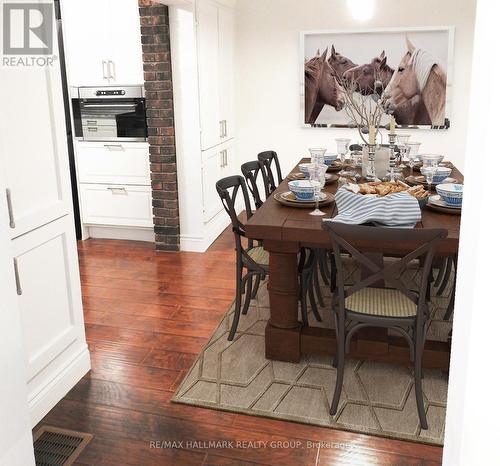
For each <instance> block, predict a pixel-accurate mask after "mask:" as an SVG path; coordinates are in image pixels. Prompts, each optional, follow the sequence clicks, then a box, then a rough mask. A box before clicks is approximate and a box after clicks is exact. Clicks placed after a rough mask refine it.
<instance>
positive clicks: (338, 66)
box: [328, 45, 358, 84]
mask: <svg viewBox="0 0 500 466" xmlns="http://www.w3.org/2000/svg"><path fill="white" fill-rule="evenodd" d="M328 64H329V65H330V66H331V68H332V70H333V71H334V72H335V77H336V78H337V81H338V82H339V84H342V77H343V76H344V73H345V72H346V71H347V70H350V69H351V68H354V67H355V66H358V65H356V63H354V62H353V61H352V60H350V59H349V58H347V57H346V56H344V55H342V54H340V53H338V52H336V51H335V46H334V45H332V52H331V55H330V58H329V59H328Z"/></svg>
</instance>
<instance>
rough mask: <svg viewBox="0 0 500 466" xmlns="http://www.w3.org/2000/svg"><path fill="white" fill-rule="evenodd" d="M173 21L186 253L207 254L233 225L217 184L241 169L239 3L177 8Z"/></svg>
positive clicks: (208, 0)
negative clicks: (236, 42) (237, 127)
mask: <svg viewBox="0 0 500 466" xmlns="http://www.w3.org/2000/svg"><path fill="white" fill-rule="evenodd" d="M166 1H167V2H168V1H169V0H166ZM169 18H170V39H171V52H172V73H173V77H172V78H173V86H174V108H175V127H176V128H175V129H176V149H177V168H178V184H179V206H180V224H181V249H183V250H191V251H204V250H206V248H207V247H208V246H209V245H210V244H211V243H212V242H213V241H214V240H215V238H217V236H218V235H219V234H220V233H221V231H222V230H223V229H224V228H225V227H226V226H227V224H228V217H227V214H226V213H225V212H224V211H223V208H222V204H221V201H220V199H219V196H218V194H217V192H216V190H215V183H216V182H217V181H218V180H219V179H220V178H223V177H225V176H229V175H231V174H235V173H236V172H238V171H239V166H238V165H239V164H238V162H237V156H236V154H235V149H234V148H235V144H234V142H235V122H234V108H233V107H234V79H233V76H234V67H233V60H234V56H233V53H234V2H232V1H230V0H196V1H195V2H193V3H192V4H188V5H182V6H179V5H171V6H170V7H169ZM198 134H199V137H193V135H198Z"/></svg>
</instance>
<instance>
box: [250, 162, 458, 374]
mask: <svg viewBox="0 0 500 466" xmlns="http://www.w3.org/2000/svg"><path fill="white" fill-rule="evenodd" d="M308 161H309V159H302V160H301V161H300V162H299V163H305V162H308ZM408 170H409V169H405V171H404V174H405V176H407V175H409V172H408ZM296 172H299V169H298V164H297V166H296V167H295V168H294V169H293V170H292V172H291V173H296ZM451 177H453V178H455V179H457V181H458V182H463V176H462V174H461V173H460V172H459V171H458V170H457V169H456V168H455V167H453V171H452V173H451ZM338 188H339V185H338V182H334V183H332V184H329V185H326V186H325V188H324V191H327V192H330V193H335V192H336V191H337V189H338ZM283 191H288V179H285V180H283V182H282V183H281V184H280V185H279V186H278V187H277V189H276V191H275V192H278V193H279V192H283ZM311 210H312V209H311ZM311 210H310V209H303V208H293V207H287V206H283V205H281V204H280V203H279V202H278V201H276V200H275V199H274V197H273V196H272V195H271V196H270V197H269V198H268V199H267V200H266V201H265V203H264V204H263V205H262V206H261V207H260V208H259V209H258V210H257V211H256V212H255V214H254V215H253V216H252V217H251V218H250V219H249V220H248V221H247V223H246V225H245V230H246V234H247V235H248V237H250V238H254V239H259V240H263V246H264V248H265V249H266V250H267V251H268V252H269V255H270V256H269V281H268V285H267V286H268V292H269V305H270V318H269V321H268V322H267V326H266V332H265V351H266V357H267V358H268V359H273V360H280V361H288V362H299V361H300V359H301V356H303V355H307V354H318V353H321V354H327V355H332V356H333V355H334V354H335V330H334V329H333V328H332V329H330V328H322V327H315V326H313V325H312V324H311V325H310V326H303V325H302V324H301V322H300V321H299V319H298V315H299V314H298V296H299V285H298V275H297V254H298V252H299V251H300V249H301V248H302V247H310V248H325V249H330V248H331V241H330V238H329V235H328V233H327V232H326V231H324V230H323V229H322V221H323V219H324V218H328V217H334V216H335V215H336V213H337V210H336V206H335V203H334V204H332V205H330V206H326V207H322V208H321V210H322V211H323V212H325V214H326V215H325V216H324V217H316V216H312V215H309V214H310V212H311ZM415 228H445V229H446V230H447V231H448V237H447V238H446V239H444V240H442V241H441V243H440V244H439V246H438V248H437V251H436V255H437V256H441V257H449V256H453V255H456V254H457V253H458V241H459V234H460V215H452V214H448V213H443V212H437V211H433V210H430V209H429V208H427V207H424V208H422V219H421V221H420V222H419V223H418V224H417V225H416V227H415ZM353 245H354V246H355V247H358V248H360V249H363V250H365V251H370V249H373V251H378V252H380V251H383V252H384V254H388V255H389V254H394V255H400V254H407V253H409V252H411V251H412V250H413V248H412V245H409V244H405V243H404V242H401V243H398V244H373V242H372V241H371V240H370V238H366V241H363V244H353ZM350 354H351V356H352V357H354V358H360V359H372V360H373V359H375V360H379V361H385V362H401V363H408V362H409V351H408V348H407V343H406V341H405V340H404V339H403V338H400V337H394V336H392V335H390V334H389V333H388V332H387V330H386V329H381V328H369V329H362V330H360V331H359V332H358V334H357V337H355V339H353V343H352V345H351V352H350ZM448 363H449V344H448V343H447V342H438V341H427V342H426V346H425V349H424V355H423V365H424V367H433V368H441V369H446V368H447V367H448Z"/></svg>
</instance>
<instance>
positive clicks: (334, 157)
mask: <svg viewBox="0 0 500 466" xmlns="http://www.w3.org/2000/svg"><path fill="white" fill-rule="evenodd" d="M337 157H338V155H337V154H331V153H328V154H325V165H328V166H330V165H331V164H332V163H333V162H335V160H337Z"/></svg>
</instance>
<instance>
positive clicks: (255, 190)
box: [241, 160, 268, 209]
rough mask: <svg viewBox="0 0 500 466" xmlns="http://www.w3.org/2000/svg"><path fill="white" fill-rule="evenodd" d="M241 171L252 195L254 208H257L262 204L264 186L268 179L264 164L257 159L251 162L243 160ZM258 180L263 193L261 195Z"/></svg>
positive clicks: (264, 197) (266, 184)
mask: <svg viewBox="0 0 500 466" xmlns="http://www.w3.org/2000/svg"><path fill="white" fill-rule="evenodd" d="M241 173H242V174H243V176H244V177H245V180H246V182H247V187H248V190H249V191H250V193H251V194H252V196H253V201H254V204H255V208H256V209H259V208H260V207H261V206H262V204H264V200H265V199H266V197H267V191H266V186H268V180H267V175H266V170H265V168H264V164H263V163H262V162H260V161H259V160H252V161H251V162H245V163H244V164H243V165H242V166H241ZM259 180H260V183H261V184H262V189H263V190H264V195H261V193H260V189H259ZM263 199H264V200H263Z"/></svg>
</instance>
